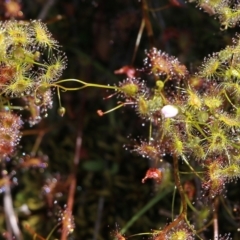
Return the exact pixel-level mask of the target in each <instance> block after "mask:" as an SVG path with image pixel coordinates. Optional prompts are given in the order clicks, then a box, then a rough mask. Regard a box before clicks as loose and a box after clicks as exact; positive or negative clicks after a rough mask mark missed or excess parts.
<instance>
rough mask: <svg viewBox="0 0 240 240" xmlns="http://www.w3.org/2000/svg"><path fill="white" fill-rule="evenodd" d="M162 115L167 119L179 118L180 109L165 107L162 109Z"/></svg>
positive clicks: (170, 106)
mask: <svg viewBox="0 0 240 240" xmlns="http://www.w3.org/2000/svg"><path fill="white" fill-rule="evenodd" d="M161 113H162V115H163V116H164V117H165V118H172V117H175V116H177V114H178V108H177V107H175V106H173V105H165V106H164V107H163V108H162V109H161Z"/></svg>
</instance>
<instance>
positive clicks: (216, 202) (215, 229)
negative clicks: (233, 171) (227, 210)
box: [213, 197, 219, 240]
mask: <svg viewBox="0 0 240 240" xmlns="http://www.w3.org/2000/svg"><path fill="white" fill-rule="evenodd" d="M213 205H214V207H213V239H214V240H218V233H219V230H218V206H219V198H218V197H216V198H215V199H214V202H213Z"/></svg>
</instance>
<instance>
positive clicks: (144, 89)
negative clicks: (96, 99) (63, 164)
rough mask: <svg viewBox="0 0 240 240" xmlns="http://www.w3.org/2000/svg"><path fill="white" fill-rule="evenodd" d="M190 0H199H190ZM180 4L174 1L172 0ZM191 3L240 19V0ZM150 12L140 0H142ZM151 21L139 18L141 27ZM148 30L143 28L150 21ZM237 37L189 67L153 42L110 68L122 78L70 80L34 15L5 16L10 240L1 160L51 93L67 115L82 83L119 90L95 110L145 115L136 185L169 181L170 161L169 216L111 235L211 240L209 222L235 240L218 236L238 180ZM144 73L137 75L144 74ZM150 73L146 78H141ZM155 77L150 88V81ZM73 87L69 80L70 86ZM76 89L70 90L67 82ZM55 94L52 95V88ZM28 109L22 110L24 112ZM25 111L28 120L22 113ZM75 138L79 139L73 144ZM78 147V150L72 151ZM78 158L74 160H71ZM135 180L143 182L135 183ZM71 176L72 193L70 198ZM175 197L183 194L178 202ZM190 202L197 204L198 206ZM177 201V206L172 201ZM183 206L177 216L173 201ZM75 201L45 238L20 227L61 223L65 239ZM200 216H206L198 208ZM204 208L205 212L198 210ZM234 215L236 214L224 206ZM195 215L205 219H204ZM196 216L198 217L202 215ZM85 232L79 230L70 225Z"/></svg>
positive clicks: (229, 20) (3, 99) (227, 22)
mask: <svg viewBox="0 0 240 240" xmlns="http://www.w3.org/2000/svg"><path fill="white" fill-rule="evenodd" d="M191 2H195V1H191ZM175 4H177V3H175ZM196 5H197V7H199V8H202V9H203V10H204V11H205V12H207V13H209V14H210V15H213V16H214V17H215V18H217V19H218V20H219V21H220V23H221V30H223V31H224V30H227V29H229V28H233V27H236V26H237V25H238V23H239V20H240V10H239V9H240V5H239V3H238V2H236V1H226V0H208V1H205V0H203V1H202V0H199V1H196ZM143 6H144V7H145V8H144V9H145V10H146V7H147V4H146V1H143ZM145 25H146V26H147V25H148V24H147V22H145V23H144V24H142V25H141V26H142V29H143V28H144V26H145ZM148 29H149V25H148ZM239 66H240V35H239V34H236V35H235V36H234V37H233V39H232V44H231V45H228V46H226V47H225V48H223V49H221V50H220V51H218V52H214V53H211V54H209V55H208V56H206V57H205V58H204V60H203V62H202V64H201V65H200V66H199V67H198V68H197V70H196V71H195V70H194V71H193V70H192V69H190V68H188V66H186V65H184V64H183V63H181V62H180V61H179V60H178V59H177V58H176V57H174V56H171V55H170V54H168V53H167V52H165V51H163V50H162V49H158V48H157V47H155V46H154V44H153V43H152V46H151V47H149V49H147V50H146V51H145V58H144V59H143V63H142V67H141V68H138V69H135V68H134V67H132V66H131V67H130V66H124V67H123V68H121V69H120V70H118V71H116V73H125V74H126V75H128V77H127V78H126V79H124V80H122V81H121V82H119V83H118V84H115V85H114V84H113V85H104V84H98V83H88V82H87V81H85V80H84V79H83V80H79V79H74V78H68V79H61V76H62V74H63V71H64V70H65V69H66V67H67V57H66V55H65V53H64V52H63V51H62V48H61V46H60V45H59V43H58V42H57V41H56V40H55V39H54V38H53V36H52V34H51V33H50V32H49V30H48V28H47V25H46V24H45V23H43V22H42V21H40V20H31V21H20V20H6V21H2V22H1V24H0V126H1V127H0V135H1V138H0V156H1V169H2V182H1V186H3V189H4V192H5V193H4V197H3V209H4V213H5V216H6V217H5V218H6V225H7V234H6V236H5V238H6V239H8V240H10V239H13V237H15V239H23V237H22V233H21V228H20V227H19V224H18V221H17V217H16V214H15V212H14V208H13V203H12V197H11V189H10V181H12V180H11V179H12V174H13V175H14V173H11V172H8V170H7V164H8V162H10V161H11V159H12V158H15V157H16V156H15V155H16V150H17V149H18V146H19V142H20V139H21V135H22V134H21V130H22V129H24V128H25V126H26V124H28V125H29V126H30V127H32V126H34V125H36V124H39V123H40V122H41V119H42V118H43V117H47V113H48V109H51V108H52V106H53V102H54V99H57V105H58V114H59V115H60V116H64V114H65V108H64V107H63V106H62V103H61V96H62V94H63V93H64V92H66V91H78V90H83V91H84V89H85V88H88V87H95V88H102V89H107V90H108V91H109V92H111V93H110V94H111V95H110V96H109V97H107V98H106V101H107V99H108V98H110V97H113V96H115V95H116V96H117V99H118V100H117V105H116V106H115V107H114V108H112V109H109V110H107V111H105V112H104V111H103V110H98V109H96V112H97V114H98V115H99V116H101V117H102V118H104V117H105V115H106V114H111V112H112V111H114V110H117V109H121V108H123V107H124V108H126V107H131V108H132V109H133V110H135V111H136V114H137V116H138V117H139V118H140V119H141V121H142V122H144V123H146V124H147V126H149V135H148V137H147V138H144V137H143V138H139V139H137V140H136V139H135V140H133V141H132V144H131V147H129V148H131V152H132V154H138V155H139V156H142V157H144V158H146V159H147V160H149V161H150V162H151V167H149V169H148V170H147V172H146V175H145V176H143V178H142V183H145V182H146V181H148V180H149V179H153V180H154V183H155V185H157V186H160V188H161V185H162V184H163V182H164V181H165V180H166V169H165V166H166V163H167V164H170V171H171V175H172V178H173V182H174V187H173V186H172V185H171V186H170V185H166V186H165V187H169V188H170V187H171V188H172V189H175V190H173V194H172V195H173V197H172V199H173V200H172V209H169V211H170V212H172V218H171V219H166V224H165V225H164V226H162V227H161V228H160V229H156V226H152V228H153V229H154V230H150V229H149V232H148V233H136V234H135V235H131V236H128V235H126V236H125V235H124V233H125V230H126V228H125V229H124V226H123V230H122V231H118V230H117V231H114V233H113V238H115V239H118V240H125V239H128V238H139V239H141V238H142V237H143V236H142V235H144V237H145V238H149V239H153V240H194V239H202V240H203V239H207V237H206V236H205V230H209V229H211V230H210V231H211V234H212V237H211V239H214V240H216V239H219V240H220V239H221V240H227V239H232V238H231V234H230V233H228V232H226V233H223V234H222V233H221V234H220V230H219V228H220V223H219V221H218V219H219V216H218V212H219V206H220V205H221V204H222V205H223V206H225V205H226V203H225V197H226V191H227V188H228V184H229V183H236V182H237V180H238V178H239V177H240V97H239V96H240V67H239ZM141 76H143V77H141ZM144 76H145V77H146V76H147V77H146V79H145V77H144ZM149 78H152V79H153V80H154V85H153V86H151V84H149V82H148V79H149ZM71 84H72V85H71ZM67 86H73V87H67ZM54 94H55V95H56V98H54V97H53V95H54ZM26 112H27V114H26ZM26 115H27V116H28V117H26ZM79 144H80V139H77V146H79ZM78 150H79V149H78ZM77 157H78V155H76V159H75V160H76V162H77ZM21 161H23V162H22V164H23V165H25V166H26V165H28V166H40V167H43V168H44V167H46V165H44V164H45V163H44V161H42V160H39V158H38V157H36V156H28V157H22V158H21ZM186 175H191V176H193V177H194V178H195V179H196V180H195V181H197V182H198V183H200V188H201V189H200V190H199V192H201V196H198V198H196V197H195V191H196V186H195V185H194V183H193V181H183V178H184V176H186ZM140 184H141V182H140ZM74 188H76V183H74V184H73V185H71V187H70V190H69V191H72V196H73V195H74V190H73V189H74ZM176 194H177V196H178V197H179V199H180V201H179V202H177V201H176V202H175V198H176ZM194 201H195V202H196V201H197V202H201V204H194ZM178 204H179V206H177V205H178ZM176 207H179V209H180V210H179V213H178V214H176V213H174V208H176ZM72 208H73V201H68V205H67V207H66V208H65V209H64V210H62V211H61V213H60V217H59V218H58V223H56V226H55V227H53V229H52V231H51V232H50V233H49V236H47V237H46V238H44V237H42V236H41V233H36V232H35V231H34V230H33V229H32V228H31V227H30V226H25V228H26V229H27V231H28V232H29V233H30V235H31V236H32V237H33V239H41V240H44V239H46V240H48V239H50V238H51V236H52V234H53V232H54V231H56V230H57V229H60V230H61V234H62V235H61V236H62V237H61V239H62V240H64V239H67V237H68V236H70V234H71V233H73V231H74V227H75V225H74V218H73V216H72ZM204 214H205V215H204ZM203 215H204V216H203ZM229 215H230V216H232V215H233V214H232V212H230V211H229ZM194 218H199V219H203V220H206V221H205V222H203V223H201V224H200V225H199V224H197V223H196V222H197V221H196V220H195V219H194ZM203 220H202V221H203ZM75 230H77V231H81V229H75Z"/></svg>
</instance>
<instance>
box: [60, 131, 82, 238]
mask: <svg viewBox="0 0 240 240" xmlns="http://www.w3.org/2000/svg"><path fill="white" fill-rule="evenodd" d="M81 147H82V137H81V131H79V133H78V136H77V139H76V148H75V154H74V159H73V170H72V174H71V175H70V188H69V194H68V200H67V209H66V218H71V217H72V209H73V204H74V195H75V191H76V185H77V180H76V174H77V166H78V164H79V159H80V150H81ZM68 232H69V229H68V226H67V224H63V227H62V235H61V240H67V236H68Z"/></svg>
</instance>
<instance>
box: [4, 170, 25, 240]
mask: <svg viewBox="0 0 240 240" xmlns="http://www.w3.org/2000/svg"><path fill="white" fill-rule="evenodd" d="M3 177H4V178H5V179H6V181H5V182H6V183H5V186H4V188H5V192H4V196H3V205H4V212H5V217H6V222H7V228H8V234H9V235H8V240H12V239H13V238H14V239H16V240H22V234H21V232H20V229H19V226H18V221H17V217H16V215H15V212H14V209H13V201H12V195H11V189H10V180H9V177H8V175H7V174H6V175H5V176H3ZM13 235H14V237H13Z"/></svg>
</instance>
